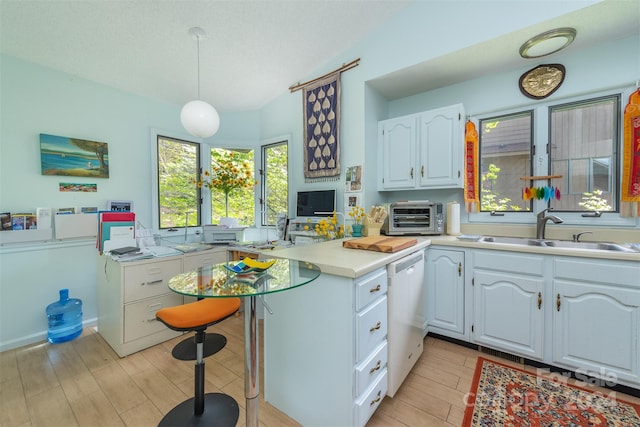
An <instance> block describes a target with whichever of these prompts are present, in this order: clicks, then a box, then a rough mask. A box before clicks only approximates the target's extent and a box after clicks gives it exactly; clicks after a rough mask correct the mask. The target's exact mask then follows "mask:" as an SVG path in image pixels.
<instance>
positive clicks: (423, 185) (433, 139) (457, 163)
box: [378, 104, 464, 191]
mask: <svg viewBox="0 0 640 427" xmlns="http://www.w3.org/2000/svg"><path fill="white" fill-rule="evenodd" d="M378 141H379V142H378V145H379V148H378V170H379V171H380V173H381V176H380V177H379V180H378V190H380V191H386V190H420V189H430V188H462V183H463V175H464V159H463V157H464V156H463V147H464V107H463V106H462V104H456V105H452V106H448V107H443V108H438V109H434V110H429V111H425V112H422V113H418V114H411V115H408V116H402V117H397V118H394V119H389V120H384V121H381V122H380V123H379V124H378Z"/></svg>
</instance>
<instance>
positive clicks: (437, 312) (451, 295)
mask: <svg viewBox="0 0 640 427" xmlns="http://www.w3.org/2000/svg"><path fill="white" fill-rule="evenodd" d="M426 277H427V282H426V288H427V292H426V313H427V325H428V329H429V330H433V328H436V330H435V332H438V333H442V332H443V331H442V330H444V331H449V332H454V333H455V334H460V335H462V334H464V252H459V251H449V250H442V249H429V250H428V251H427V274H426ZM455 334H454V335H452V336H454V337H455V336H456V335H455ZM445 335H448V334H447V333H446V332H445Z"/></svg>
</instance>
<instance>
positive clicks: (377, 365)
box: [369, 360, 382, 375]
mask: <svg viewBox="0 0 640 427" xmlns="http://www.w3.org/2000/svg"><path fill="white" fill-rule="evenodd" d="M381 363H382V361H380V360H378V363H377V364H376V366H374V367H373V368H371V370H370V371H369V375H371V374H373V373H374V372H375V371H377V370H379V369H380V367H381V366H380V365H381Z"/></svg>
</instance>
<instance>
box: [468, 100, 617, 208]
mask: <svg viewBox="0 0 640 427" xmlns="http://www.w3.org/2000/svg"><path fill="white" fill-rule="evenodd" d="M619 105H620V99H619V96H607V97H602V98H596V99H589V100H584V101H578V102H572V103H567V104H562V105H549V106H546V107H545V106H539V107H537V108H536V110H535V114H534V110H531V111H523V112H519V113H515V114H509V115H502V116H495V117H489V118H485V119H481V120H480V121H479V127H480V171H481V187H482V188H481V195H480V198H481V199H480V205H481V211H484V212H518V211H519V212H526V211H531V210H532V209H533V207H534V205H533V204H534V203H538V205H537V207H536V208H535V209H536V210H540V208H539V206H541V205H540V203H544V206H549V207H551V208H553V209H555V210H558V211H568V212H593V211H599V212H605V211H617V209H618V205H617V199H618V198H617V188H618V183H617V179H616V177H617V176H618V167H619V166H618V165H619V161H620V160H619V153H618V145H619V143H618V135H619V125H618V123H619V118H620V117H619V116H620V111H619V110H620V109H619ZM545 113H546V114H548V126H547V125H545V124H544V123H546V121H547V120H546V119H547V117H542V119H541V118H540V114H545ZM536 118H537V122H538V123H536ZM534 130H535V131H534ZM547 175H551V176H560V177H559V178H552V179H544V180H536V181H526V180H521V179H520V177H524V176H547ZM540 188H542V190H543V191H542V193H540V194H536V192H535V191H534V193H533V197H527V196H526V192H527V189H529V190H532V189H533V190H535V189H540ZM545 189H546V190H547V193H546V194H545V193H544V190H545ZM530 194H531V193H530ZM550 194H553V195H556V197H554V196H553V195H550ZM558 195H559V198H558V197H557V196H558ZM535 200H540V201H539V202H534V201H535Z"/></svg>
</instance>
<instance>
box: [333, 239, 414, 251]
mask: <svg viewBox="0 0 640 427" xmlns="http://www.w3.org/2000/svg"><path fill="white" fill-rule="evenodd" d="M416 243H418V240H417V239H415V238H412V237H389V236H369V237H361V238H358V239H351V240H345V241H344V242H342V246H343V247H345V248H351V249H365V250H368V251H378V252H397V251H399V250H401V249H405V248H408V247H411V246H413V245H415V244H416Z"/></svg>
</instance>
